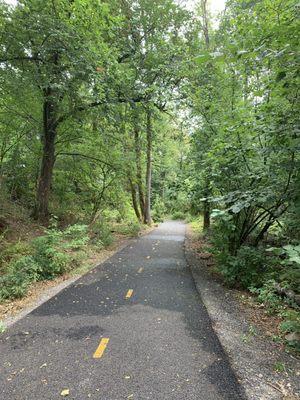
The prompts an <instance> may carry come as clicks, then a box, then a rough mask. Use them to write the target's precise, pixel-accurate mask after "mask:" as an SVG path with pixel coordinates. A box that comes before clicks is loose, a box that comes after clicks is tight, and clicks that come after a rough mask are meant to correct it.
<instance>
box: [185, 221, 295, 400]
mask: <svg viewBox="0 0 300 400" xmlns="http://www.w3.org/2000/svg"><path fill="white" fill-rule="evenodd" d="M185 249H186V257H187V261H188V264H189V266H190V268H191V271H192V274H193V276H194V279H195V282H196V286H197V288H198V291H199V293H200V295H201V298H202V300H203V302H204V304H205V306H206V309H207V311H208V313H209V316H210V318H211V320H212V325H213V328H214V330H215V332H216V333H217V335H218V337H219V339H220V341H221V344H222V346H223V347H224V349H225V350H226V352H227V353H228V355H229V358H230V360H231V363H232V365H233V366H234V369H235V371H236V373H237V375H238V377H239V380H240V382H241V383H242V385H243V387H244V388H245V390H246V394H247V396H248V397H249V399H253V400H254V399H259V400H277V399H285V400H294V399H299V398H300V384H299V383H300V362H299V359H298V358H296V357H295V356H294V355H293V354H291V353H287V352H286V351H285V348H284V347H283V345H282V344H279V343H275V342H274V341H272V338H276V337H277V335H278V325H279V322H280V321H279V319H278V318H277V317H276V316H271V315H268V314H267V313H266V310H264V309H263V308H262V307H261V306H260V305H258V303H257V302H255V299H254V298H253V296H251V295H250V293H248V292H245V291H244V292H243V291H239V290H236V289H229V288H227V287H225V286H224V285H223V284H222V280H221V278H220V276H219V275H218V274H217V273H216V271H215V269H214V262H213V258H212V255H211V254H210V253H209V247H208V243H207V242H206V240H205V239H204V238H203V236H199V234H196V233H195V230H193V229H192V227H191V226H188V228H187V238H186V243H185Z"/></svg>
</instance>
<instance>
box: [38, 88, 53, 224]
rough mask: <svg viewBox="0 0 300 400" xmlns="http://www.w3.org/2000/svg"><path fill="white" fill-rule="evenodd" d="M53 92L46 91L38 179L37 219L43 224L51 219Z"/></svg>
mask: <svg viewBox="0 0 300 400" xmlns="http://www.w3.org/2000/svg"><path fill="white" fill-rule="evenodd" d="M51 94H52V93H51V90H50V89H47V90H46V91H45V101H44V110H43V125H44V131H43V138H42V142H43V154H42V160H41V167H40V174H39V179H38V187H37V197H36V209H35V217H36V218H37V219H38V220H39V221H41V222H48V219H49V196H50V190H51V181H52V176H53V168H54V163H55V139H56V133H57V132H56V124H55V105H54V103H53V101H52V99H51Z"/></svg>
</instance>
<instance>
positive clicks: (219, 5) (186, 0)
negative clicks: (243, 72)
mask: <svg viewBox="0 0 300 400" xmlns="http://www.w3.org/2000/svg"><path fill="white" fill-rule="evenodd" d="M4 1H5V3H7V4H11V5H13V6H15V5H16V4H17V2H18V1H17V0H4ZM175 1H176V3H178V4H181V5H183V6H185V7H187V8H188V9H189V10H191V11H192V10H194V9H195V7H196V6H197V4H199V3H200V0H175ZM225 3H226V0H208V7H209V11H210V12H211V16H212V19H213V26H214V27H217V26H218V18H217V16H218V14H219V13H220V12H222V11H224V9H225Z"/></svg>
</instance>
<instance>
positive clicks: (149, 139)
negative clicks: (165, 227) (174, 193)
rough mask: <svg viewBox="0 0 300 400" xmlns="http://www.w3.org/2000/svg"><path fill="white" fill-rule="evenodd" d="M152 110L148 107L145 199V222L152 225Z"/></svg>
mask: <svg viewBox="0 0 300 400" xmlns="http://www.w3.org/2000/svg"><path fill="white" fill-rule="evenodd" d="M151 122H152V121H151V111H150V109H149V108H148V109H147V169H146V201H145V214H144V215H145V222H146V224H148V225H150V224H151V223H152V218H151V173H152V160H151V158H152V123H151Z"/></svg>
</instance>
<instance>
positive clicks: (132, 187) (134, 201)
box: [129, 178, 142, 222]
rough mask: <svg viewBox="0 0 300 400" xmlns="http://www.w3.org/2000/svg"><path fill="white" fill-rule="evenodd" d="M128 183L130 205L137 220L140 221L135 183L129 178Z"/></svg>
mask: <svg viewBox="0 0 300 400" xmlns="http://www.w3.org/2000/svg"><path fill="white" fill-rule="evenodd" d="M129 185H130V192H131V198H132V206H133V209H134V212H135V215H136V217H137V219H138V220H139V222H142V218H141V214H140V210H139V204H138V200H137V191H136V185H135V184H134V183H133V182H132V179H130V178H129Z"/></svg>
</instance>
